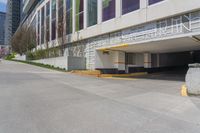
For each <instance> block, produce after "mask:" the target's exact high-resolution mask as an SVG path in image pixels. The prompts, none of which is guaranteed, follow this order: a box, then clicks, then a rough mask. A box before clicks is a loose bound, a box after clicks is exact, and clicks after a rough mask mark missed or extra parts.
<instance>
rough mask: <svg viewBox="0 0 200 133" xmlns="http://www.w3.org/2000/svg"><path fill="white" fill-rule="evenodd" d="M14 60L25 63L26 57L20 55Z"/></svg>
mask: <svg viewBox="0 0 200 133" xmlns="http://www.w3.org/2000/svg"><path fill="white" fill-rule="evenodd" d="M14 59H15V60H21V61H25V60H26V55H19V54H17V55H16V56H15V58H14Z"/></svg>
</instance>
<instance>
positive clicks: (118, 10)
mask: <svg viewBox="0 0 200 133" xmlns="http://www.w3.org/2000/svg"><path fill="white" fill-rule="evenodd" d="M115 2H116V3H115V7H116V8H115V13H116V18H119V17H121V12H122V8H121V7H122V1H121V0H115Z"/></svg>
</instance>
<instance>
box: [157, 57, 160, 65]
mask: <svg viewBox="0 0 200 133" xmlns="http://www.w3.org/2000/svg"><path fill="white" fill-rule="evenodd" d="M157 67H160V54H157Z"/></svg>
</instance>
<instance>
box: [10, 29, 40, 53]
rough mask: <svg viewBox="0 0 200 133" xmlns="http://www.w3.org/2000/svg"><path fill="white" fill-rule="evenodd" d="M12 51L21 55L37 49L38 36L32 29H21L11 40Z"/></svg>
mask: <svg viewBox="0 0 200 133" xmlns="http://www.w3.org/2000/svg"><path fill="white" fill-rule="evenodd" d="M11 46H12V51H13V52H16V53H19V54H20V55H22V54H25V53H26V52H28V51H31V50H32V49H33V48H35V47H36V34H35V30H33V28H32V27H28V28H27V27H25V26H22V27H20V28H19V29H18V30H17V31H16V32H15V34H14V35H13V37H12V39H11Z"/></svg>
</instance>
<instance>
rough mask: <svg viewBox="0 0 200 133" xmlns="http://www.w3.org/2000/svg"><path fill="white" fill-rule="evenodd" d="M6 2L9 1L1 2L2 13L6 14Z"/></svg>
mask: <svg viewBox="0 0 200 133" xmlns="http://www.w3.org/2000/svg"><path fill="white" fill-rule="evenodd" d="M6 2H7V0H0V11H1V12H6Z"/></svg>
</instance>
